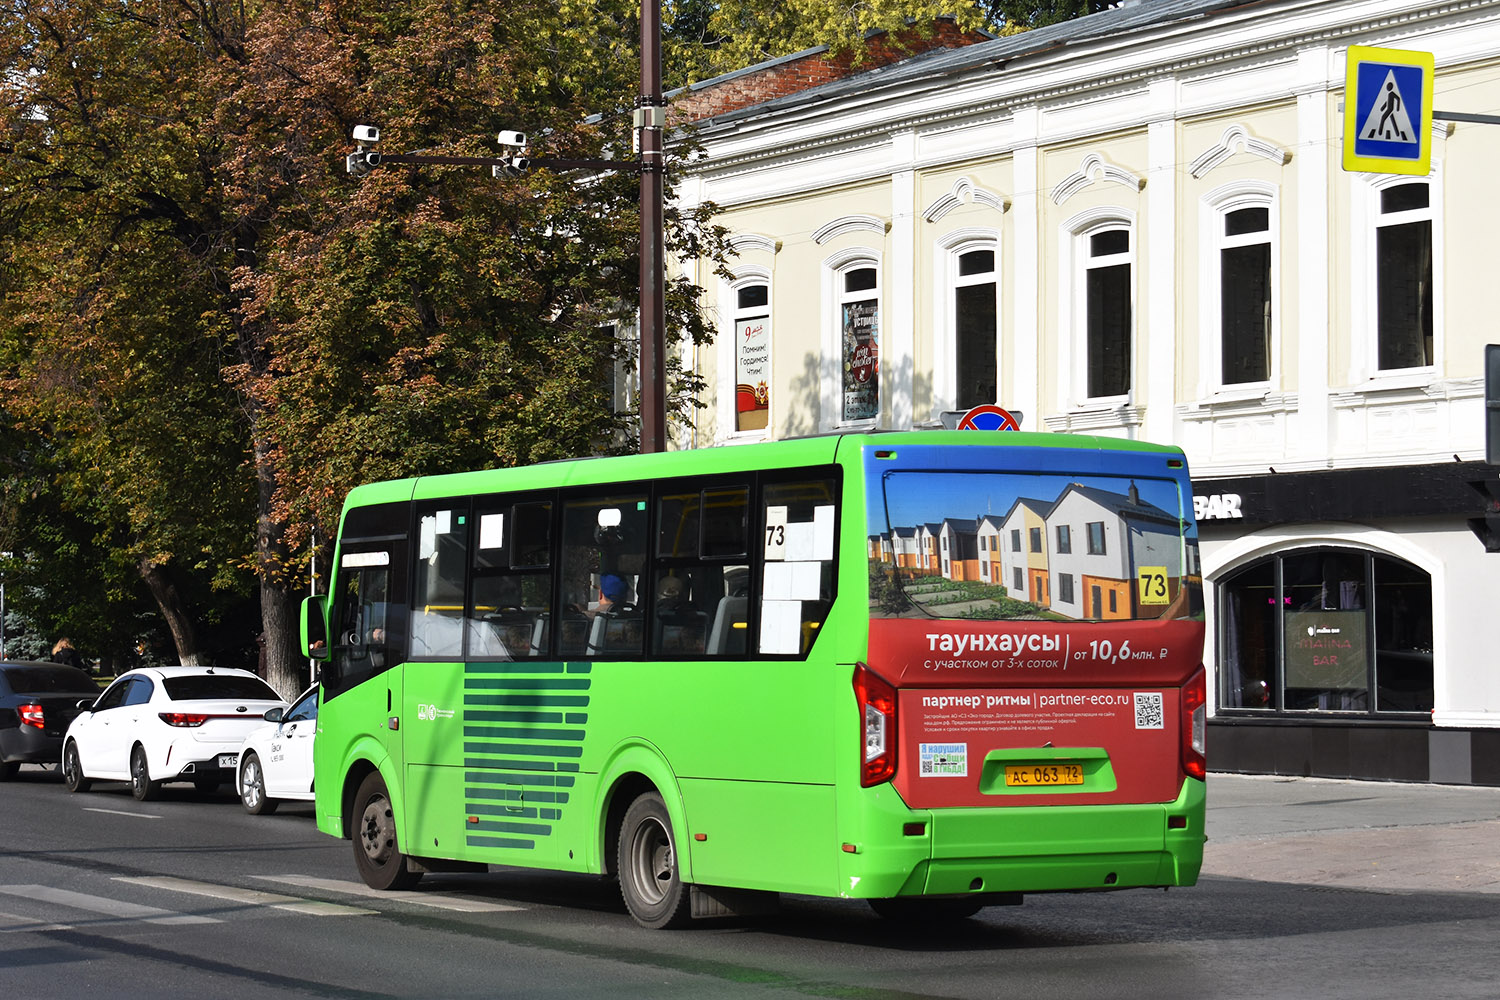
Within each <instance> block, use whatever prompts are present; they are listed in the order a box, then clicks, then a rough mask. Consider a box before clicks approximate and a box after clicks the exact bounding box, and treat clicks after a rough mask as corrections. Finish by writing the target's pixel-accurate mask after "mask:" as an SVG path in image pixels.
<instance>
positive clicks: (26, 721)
mask: <svg viewBox="0 0 1500 1000" xmlns="http://www.w3.org/2000/svg"><path fill="white" fill-rule="evenodd" d="M16 715H18V716H20V719H21V725H23V726H35V727H36V728H38V729H43V728H45V727H46V723H45V721H44V720H43V717H42V706H40V705H38V704H36V703H35V702H32V703H31V704H29V705H22V706H21V707H19V708H17V709H16Z"/></svg>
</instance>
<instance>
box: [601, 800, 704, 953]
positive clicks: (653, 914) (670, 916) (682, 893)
mask: <svg viewBox="0 0 1500 1000" xmlns="http://www.w3.org/2000/svg"><path fill="white" fill-rule="evenodd" d="M618 870H619V873H620V895H621V896H623V897H625V907H626V909H628V910H629V911H630V915H631V916H632V917H634V918H635V921H636V923H638V924H640V925H641V926H642V927H646V928H649V929H651V930H659V929H661V928H667V927H681V926H682V925H683V924H685V923H687V921H688V919H689V918H690V916H691V913H690V909H689V907H690V904H691V901H692V894H691V891H690V890H689V888H688V886H687V884H686V883H684V882H683V881H682V878H681V876H680V875H679V873H678V870H677V848H676V843H675V841H674V840H673V837H672V818H671V817H670V816H669V815H667V807H666V804H665V803H664V802H662V800H661V796H660V795H657V794H656V793H655V792H647V793H646V794H644V795H641V796H640V797H638V798H637V799H636V800H635V801H634V802H632V803H631V804H630V808H629V809H628V810H626V812H625V820H624V822H623V823H621V825H620V859H619V866H618Z"/></svg>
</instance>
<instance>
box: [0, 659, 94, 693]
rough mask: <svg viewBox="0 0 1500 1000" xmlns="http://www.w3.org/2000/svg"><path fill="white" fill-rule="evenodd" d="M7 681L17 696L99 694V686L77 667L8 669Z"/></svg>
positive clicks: (6, 673) (6, 672)
mask: <svg viewBox="0 0 1500 1000" xmlns="http://www.w3.org/2000/svg"><path fill="white" fill-rule="evenodd" d="M5 679H6V681H7V682H9V684H10V689H11V690H12V691H14V692H16V693H17V694H94V695H96V694H98V693H99V685H97V684H95V683H94V679H93V678H92V677H90V676H89V675H88V674H86V673H84V672H83V671H82V670H79V669H78V668H76V667H61V666H59V667H7V668H6V670H5Z"/></svg>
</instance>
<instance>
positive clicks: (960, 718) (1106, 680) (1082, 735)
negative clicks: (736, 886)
mask: <svg viewBox="0 0 1500 1000" xmlns="http://www.w3.org/2000/svg"><path fill="white" fill-rule="evenodd" d="M1202 650H1203V623H1202V622H1196V621H1185V620H1169V621H1133V622H1109V623H1087V624H1078V623H1070V622H1050V621H966V620H962V619H957V620H955V619H927V620H924V619H907V618H903V619H876V620H873V621H871V623H870V650H869V660H868V665H869V666H870V668H871V669H872V670H874V671H875V672H876V673H877V674H879V675H880V676H881V677H883V678H885V680H887V681H888V682H890V683H891V684H893V685H895V686H896V687H897V688H899V689H900V693H899V702H898V711H897V723H896V729H897V733H896V739H897V743H898V746H899V747H900V751H899V755H898V758H897V770H896V777H895V778H894V784H895V787H896V789H897V791H899V792H900V794H901V797H902V799H903V800H904V801H905V802H906V803H907V804H908V805H910V806H913V807H915V808H938V807H950V806H991V807H993V806H1006V805H1052V804H1074V805H1084V804H1087V803H1099V802H1166V801H1170V800H1172V799H1173V798H1175V797H1176V795H1177V792H1178V789H1179V786H1180V783H1181V779H1182V774H1181V765H1180V754H1181V709H1180V704H1181V702H1180V692H1179V687H1180V685H1181V684H1182V683H1183V682H1184V681H1186V680H1187V679H1188V678H1189V676H1190V675H1191V674H1192V673H1193V672H1194V671H1195V670H1197V668H1198V666H1199V664H1200V662H1201V658H1202Z"/></svg>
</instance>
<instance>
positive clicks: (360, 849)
mask: <svg viewBox="0 0 1500 1000" xmlns="http://www.w3.org/2000/svg"><path fill="white" fill-rule="evenodd" d="M350 819H351V820H352V821H353V822H352V823H351V826H352V828H353V830H352V832H353V840H354V865H355V867H356V868H358V869H359V875H360V878H362V879H364V880H365V885H368V886H369V887H370V888H371V889H381V890H387V889H410V888H411V887H412V886H414V885H416V884H417V882H419V881H420V880H421V878H422V873H421V872H414V871H409V870H408V869H407V867H406V855H405V854H402V853H401V848H400V846H399V845H398V844H397V843H396V813H395V810H394V809H393V808H392V806H391V797H390V795H389V794H388V793H387V792H386V790H385V782H384V781H383V780H382V779H381V777H380V774H379V772H374V771H372V772H371V773H370V774H368V775H366V776H365V780H364V781H361V782H360V783H359V791H358V792H356V793H355V795H354V810H353V812H352V813H351V814H350Z"/></svg>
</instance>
